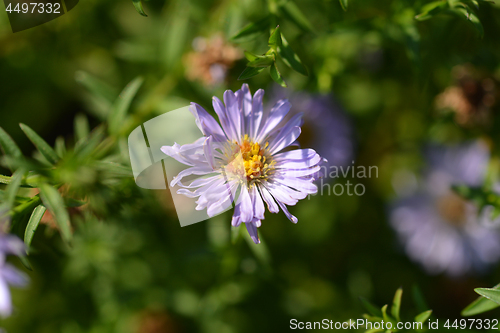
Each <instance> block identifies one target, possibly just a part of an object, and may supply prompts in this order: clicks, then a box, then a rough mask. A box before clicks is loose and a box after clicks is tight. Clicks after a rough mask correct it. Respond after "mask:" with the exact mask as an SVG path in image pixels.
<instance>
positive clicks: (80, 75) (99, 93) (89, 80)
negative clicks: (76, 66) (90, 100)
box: [75, 71, 118, 106]
mask: <svg viewBox="0 0 500 333" xmlns="http://www.w3.org/2000/svg"><path fill="white" fill-rule="evenodd" d="M75 80H76V82H78V83H80V84H81V85H82V86H84V87H85V88H87V90H88V91H89V92H90V93H91V94H92V95H94V96H96V97H98V98H99V99H102V100H103V101H105V102H106V103H108V105H109V106H111V104H112V103H113V101H114V100H115V99H116V96H117V95H118V91H117V90H116V89H115V88H114V87H112V86H110V85H109V84H107V83H106V82H104V81H102V80H101V79H98V78H96V77H95V76H93V75H90V74H89V73H87V72H84V71H77V72H76V73H75Z"/></svg>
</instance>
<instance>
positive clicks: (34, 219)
mask: <svg viewBox="0 0 500 333" xmlns="http://www.w3.org/2000/svg"><path fill="white" fill-rule="evenodd" d="M46 210H47V208H45V207H44V206H42V205H39V206H37V207H36V208H35V209H34V210H33V213H31V216H30V219H29V221H28V225H27V226H26V230H25V231H24V243H25V244H26V247H27V251H29V248H30V245H31V241H32V240H33V236H34V235H35V231H36V229H37V228H38V224H39V223H40V220H41V219H42V217H43V214H45V211H46Z"/></svg>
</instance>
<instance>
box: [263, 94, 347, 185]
mask: <svg viewBox="0 0 500 333" xmlns="http://www.w3.org/2000/svg"><path fill="white" fill-rule="evenodd" d="M285 97H286V98H288V100H289V101H290V103H291V104H292V105H293V107H292V109H291V110H290V113H289V114H288V115H287V117H286V119H289V118H291V117H293V116H294V115H296V114H298V113H300V112H302V113H303V114H304V116H303V119H304V124H303V125H302V127H301V128H302V133H301V136H300V138H299V139H298V140H297V141H298V143H299V144H300V145H301V146H304V147H309V146H312V147H314V148H315V150H316V151H317V152H318V154H320V155H321V156H322V157H324V158H325V159H326V160H327V162H326V163H324V164H323V165H322V171H323V173H324V171H325V170H331V167H337V168H339V167H345V166H347V165H350V164H351V162H352V160H353V157H354V140H353V136H354V133H353V128H352V124H351V121H350V119H349V118H348V116H347V115H346V114H345V112H344V110H343V109H342V107H341V106H340V104H339V103H338V102H337V101H336V100H335V98H334V97H333V96H331V95H319V94H309V93H305V92H294V93H293V94H290V93H289V90H286V89H284V88H281V87H276V88H273V97H272V98H271V100H272V101H276V100H278V99H282V98H285ZM328 173H329V172H326V175H328ZM326 175H325V176H326Z"/></svg>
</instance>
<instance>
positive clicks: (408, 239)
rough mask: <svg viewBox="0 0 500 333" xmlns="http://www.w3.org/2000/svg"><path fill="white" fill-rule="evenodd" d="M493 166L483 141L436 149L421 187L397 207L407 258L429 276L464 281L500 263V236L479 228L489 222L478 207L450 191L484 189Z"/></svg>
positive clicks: (398, 228)
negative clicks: (465, 187) (464, 187)
mask: <svg viewBox="0 0 500 333" xmlns="http://www.w3.org/2000/svg"><path fill="white" fill-rule="evenodd" d="M488 161H489V151H488V148H487V147H486V146H485V145H484V144H483V143H482V142H474V143H469V144H464V145H460V146H453V147H433V148H431V149H429V152H428V162H429V169H428V171H427V172H426V173H425V175H424V182H423V184H422V186H421V188H419V189H418V190H417V192H416V193H415V194H412V195H410V196H409V197H407V198H404V199H402V200H400V201H399V202H397V203H396V204H395V205H394V207H393V208H392V211H391V225H392V226H393V227H394V228H395V229H396V231H397V233H398V236H399V238H400V240H401V242H402V243H403V244H404V246H405V250H406V253H407V254H408V256H409V257H410V258H411V259H412V260H414V261H416V262H418V263H420V264H421V265H422V266H423V267H424V268H425V270H426V271H428V272H429V273H432V274H437V273H442V272H444V273H446V274H448V275H450V276H459V275H463V274H465V273H467V272H469V271H471V270H476V271H483V270H484V269H485V268H486V267H487V266H488V265H489V264H492V263H494V262H496V261H498V260H499V259H500V233H499V232H498V231H497V230H494V229H491V228H489V227H487V226H486V223H480V222H481V221H480V220H484V219H485V218H486V217H485V216H484V214H480V212H479V208H478V207H477V206H476V205H475V204H474V203H472V202H469V201H466V200H464V199H463V198H461V197H460V196H458V195H457V194H455V193H454V192H453V191H452V190H451V186H452V185H458V184H464V185H468V186H472V187H474V186H480V185H482V182H483V180H484V177H485V174H486V167H487V165H488Z"/></svg>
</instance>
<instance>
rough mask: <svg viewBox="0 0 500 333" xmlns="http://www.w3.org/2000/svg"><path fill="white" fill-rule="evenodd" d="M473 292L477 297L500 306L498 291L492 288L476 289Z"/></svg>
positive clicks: (499, 291)
mask: <svg viewBox="0 0 500 333" xmlns="http://www.w3.org/2000/svg"><path fill="white" fill-rule="evenodd" d="M474 291H475V292H476V293H478V294H479V295H481V296H483V297H486V298H487V299H489V300H492V301H493V302H495V303H497V304H500V290H498V289H494V288H476V289H474Z"/></svg>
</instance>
